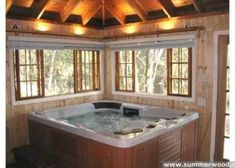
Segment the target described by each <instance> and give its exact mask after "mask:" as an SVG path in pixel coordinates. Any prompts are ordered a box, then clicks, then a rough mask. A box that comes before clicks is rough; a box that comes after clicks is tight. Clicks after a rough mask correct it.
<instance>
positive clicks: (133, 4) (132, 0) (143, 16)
mask: <svg viewBox="0 0 235 168" xmlns="http://www.w3.org/2000/svg"><path fill="white" fill-rule="evenodd" d="M126 2H127V3H128V4H129V5H130V6H131V8H132V9H133V10H134V11H135V12H136V13H137V15H138V16H139V17H140V18H141V20H142V21H146V20H147V17H146V11H145V10H144V9H143V8H142V5H140V4H139V2H138V0H126Z"/></svg>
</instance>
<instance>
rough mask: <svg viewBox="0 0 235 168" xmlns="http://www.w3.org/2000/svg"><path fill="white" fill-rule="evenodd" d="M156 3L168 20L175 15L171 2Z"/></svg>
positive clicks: (168, 0)
mask: <svg viewBox="0 0 235 168" xmlns="http://www.w3.org/2000/svg"><path fill="white" fill-rule="evenodd" d="M158 2H159V4H160V5H161V8H162V10H163V11H164V13H165V14H166V15H167V17H168V18H171V17H173V16H174V15H175V11H174V4H173V3H172V2H171V0H158Z"/></svg>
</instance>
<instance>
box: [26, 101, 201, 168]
mask: <svg viewBox="0 0 235 168" xmlns="http://www.w3.org/2000/svg"><path fill="white" fill-rule="evenodd" d="M197 119H198V113H196V112H188V111H182V110H174V109H167V108H160V107H150V106H141V105H136V104H130V103H123V102H112V101H102V102H93V103H87V104H80V105H73V106H67V107H63V108H56V109H50V110H46V111H42V112H33V113H29V115H28V120H29V137H30V143H31V145H32V146H34V147H36V148H38V149H39V150H41V149H42V147H44V148H49V149H50V150H49V151H46V152H47V153H49V154H50V155H53V157H54V158H55V160H57V161H58V162H59V163H58V165H61V164H62V163H60V162H61V160H63V159H64V158H65V157H62V158H61V155H63V154H64V153H66V152H65V151H70V150H71V149H65V147H61V145H62V146H63V144H64V143H71V142H73V144H74V146H67V148H76V146H79V143H80V145H81V142H82V144H83V147H84V146H85V148H86V149H84V150H85V151H84V152H83V153H84V155H85V156H86V158H88V159H85V160H87V161H85V162H86V163H83V164H82V166H81V165H80V166H79V164H81V162H84V159H83V161H81V162H79V163H78V164H76V163H77V162H76V161H75V162H76V163H74V164H72V165H74V166H72V167H84V166H85V167H93V166H94V165H93V166H90V165H89V164H92V163H93V161H89V157H88V155H92V154H91V153H89V152H92V153H93V152H94V151H93V150H95V148H94V147H91V146H92V145H94V144H95V146H96V145H102V150H107V149H108V150H111V151H113V152H112V155H117V153H118V154H120V153H121V151H123V154H125V155H127V153H129V154H128V157H127V158H129V157H131V160H132V162H131V163H126V162H125V163H123V164H122V165H121V167H123V166H124V167H125V165H124V164H126V167H136V166H134V165H135V164H134V162H133V159H134V157H135V152H134V151H135V150H136V149H138V148H139V147H140V146H142V145H144V144H146V143H149V142H152V141H153V144H152V145H153V146H156V144H157V147H156V149H154V151H158V152H157V153H158V154H159V153H160V152H162V151H163V152H167V146H165V148H166V149H164V150H163V149H161V144H162V147H164V143H170V144H169V145H172V144H173V145H175V146H172V148H174V149H175V151H172V152H175V153H177V154H176V155H177V157H176V155H173V156H172V157H169V158H168V160H169V159H171V158H173V160H174V159H175V158H177V159H180V160H185V159H183V158H181V157H182V156H183V155H184V153H183V152H186V153H187V152H188V150H186V147H185V146H182V145H184V144H183V143H184V141H185V143H188V140H187V139H183V138H187V136H188V135H186V134H192V133H193V136H192V137H189V139H192V140H191V141H192V142H191V143H192V144H191V145H192V146H193V148H194V149H195V145H196V120H197ZM189 129H190V131H189ZM184 130H185V131H184ZM35 134H36V135H35ZM40 134H42V135H40ZM35 136H36V137H35ZM66 136H67V138H65V137H66ZM68 137H69V138H68ZM71 137H72V138H71ZM64 138H65V139H64ZM35 139H44V140H42V141H44V142H42V143H41V144H40V143H39V142H38V140H35ZM66 139H67V140H68V139H73V140H71V142H67V141H66ZM172 139H173V141H172ZM59 141H61V142H59ZM168 141H169V142H168ZM152 145H151V146H152ZM159 145H160V146H159ZM165 145H166V144H165ZM185 145H187V146H189V144H185ZM65 146H66V145H65ZM144 146H145V145H144ZM58 148H62V149H58ZM106 148H107V149H106ZM168 148H169V146H168ZM191 148H192V147H190V150H191V153H192V154H191V155H192V157H191V158H192V159H195V156H196V154H195V150H194V149H193V150H192V149H191ZM114 149H115V150H114ZM146 149H147V148H146ZM143 150H144V148H143ZM168 150H171V149H168ZM190 150H189V151H190ZM76 151H77V150H76ZM115 151H118V152H117V153H116V154H115ZM128 151H131V152H128ZM44 152H45V151H44ZM60 152H61V153H63V154H59V155H58V156H57V155H56V154H55V153H57V154H58V153H60ZM146 152H148V151H146ZM150 152H151V150H150ZM76 153H79V151H77V152H75V154H76ZM155 153H156V152H155ZM136 154H137V153H136ZM158 154H157V155H158ZM137 155H138V154H137ZM159 155H160V154H159ZM187 155H188V154H187ZM187 155H186V157H188V156H187ZM97 156H98V155H97ZM58 157H59V159H58ZM76 157H78V156H76ZM80 157H81V156H80ZM90 157H92V156H90ZM93 157H94V156H93ZM167 157H168V156H166V157H165V158H166V159H167ZM174 157H175V158H174ZM150 158H151V157H150ZM90 159H91V158H90ZM115 159H117V158H115ZM115 159H111V160H115ZM129 159H130V158H129ZM192 159H186V160H192ZM59 160H60V161H59ZM65 160H66V159H65ZM101 160H102V159H101ZM121 160H123V159H121ZM124 160H125V159H124ZM151 160H152V162H151V161H149V160H148V159H147V160H146V162H145V161H142V162H143V163H144V164H145V163H146V164H147V165H142V166H151V165H152V166H153V167H157V166H156V164H157V165H159V162H161V161H163V160H164V159H160V158H159V156H156V158H155V159H151ZM153 160H155V161H153ZM65 162H66V161H65ZM155 162H158V163H155ZM150 163H151V165H148V164H150ZM63 164H65V163H64V162H63ZM63 164H62V165H63ZM67 164H69V163H67ZM84 164H85V165H84ZM97 164H98V163H97ZM100 164H101V165H100V166H98V167H102V168H103V167H104V166H105V165H103V163H100ZM110 164H111V165H109V166H111V167H116V165H114V164H120V163H118V161H117V163H115V161H113V162H112V163H110ZM130 164H131V165H130ZM127 165H128V166H127ZM138 165H139V164H138ZM154 165H155V166H154ZM59 167H60V166H59ZM62 167H63V166H62ZM119 167H120V166H119ZM121 167H120V168H121Z"/></svg>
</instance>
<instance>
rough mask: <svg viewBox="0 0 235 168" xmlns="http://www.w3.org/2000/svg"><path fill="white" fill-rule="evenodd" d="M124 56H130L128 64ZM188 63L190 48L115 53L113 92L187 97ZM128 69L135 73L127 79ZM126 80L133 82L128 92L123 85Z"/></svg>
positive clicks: (188, 88) (189, 80)
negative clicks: (114, 87) (114, 90)
mask: <svg viewBox="0 0 235 168" xmlns="http://www.w3.org/2000/svg"><path fill="white" fill-rule="evenodd" d="M128 53H131V54H132V59H131V60H132V61H128V59H127V58H128V57H127V56H128ZM129 55H130V54H129ZM191 61H192V48H168V49H167V48H158V49H141V50H129V51H118V52H116V90H117V91H132V92H136V93H149V94H160V95H174V96H187V97H190V96H191V73H192V72H191V71H192V70H191V69H192V65H191ZM128 66H129V67H132V69H133V70H132V71H131V72H136V73H131V75H130V76H128V75H127V74H128ZM129 78H131V79H132V80H133V81H134V82H133V84H132V85H131V86H132V88H131V89H129V88H128V87H127V86H128V85H127V84H128V83H127V82H126V83H125V81H128V79H129ZM123 79H124V80H123Z"/></svg>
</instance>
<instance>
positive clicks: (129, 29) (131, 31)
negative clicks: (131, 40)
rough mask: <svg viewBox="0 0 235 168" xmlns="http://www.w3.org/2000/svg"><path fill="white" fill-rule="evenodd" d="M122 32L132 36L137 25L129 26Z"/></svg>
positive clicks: (136, 29)
mask: <svg viewBox="0 0 235 168" xmlns="http://www.w3.org/2000/svg"><path fill="white" fill-rule="evenodd" d="M123 31H124V32H125V33H126V34H133V33H135V32H137V31H138V28H137V25H130V26H127V27H124V29H123Z"/></svg>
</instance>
